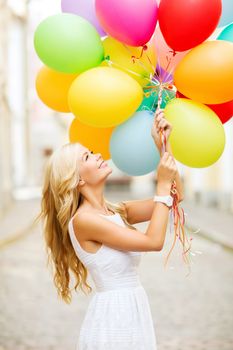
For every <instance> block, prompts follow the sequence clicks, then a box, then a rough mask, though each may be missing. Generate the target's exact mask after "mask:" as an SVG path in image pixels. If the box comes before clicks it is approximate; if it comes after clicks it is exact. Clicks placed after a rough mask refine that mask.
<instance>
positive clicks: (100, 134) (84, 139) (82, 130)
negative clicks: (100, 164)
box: [69, 118, 114, 160]
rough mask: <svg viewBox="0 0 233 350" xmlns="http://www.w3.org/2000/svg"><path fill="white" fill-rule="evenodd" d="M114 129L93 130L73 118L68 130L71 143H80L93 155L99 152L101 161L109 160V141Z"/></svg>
mask: <svg viewBox="0 0 233 350" xmlns="http://www.w3.org/2000/svg"><path fill="white" fill-rule="evenodd" d="M113 130H114V128H95V127H93V126H89V125H86V124H83V123H81V122H80V121H79V120H78V118H74V119H73V120H72V123H71V125H70V128H69V139H70V142H71V143H74V142H80V143H81V144H82V145H83V146H85V147H87V148H89V149H90V150H91V151H93V152H94V153H97V152H100V153H101V155H102V157H103V159H105V160H107V159H110V158H111V154H110V139H111V136H112V132H113Z"/></svg>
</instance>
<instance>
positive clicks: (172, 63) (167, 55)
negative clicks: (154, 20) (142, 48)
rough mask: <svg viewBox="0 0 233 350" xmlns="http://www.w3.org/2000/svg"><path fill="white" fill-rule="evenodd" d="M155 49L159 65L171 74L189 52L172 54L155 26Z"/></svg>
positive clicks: (158, 28) (159, 30)
mask: <svg viewBox="0 0 233 350" xmlns="http://www.w3.org/2000/svg"><path fill="white" fill-rule="evenodd" d="M154 41H155V47H156V53H157V56H158V62H159V65H160V66H161V67H162V68H163V69H165V70H166V71H168V72H172V71H173V70H174V67H176V66H177V64H178V63H179V62H180V61H181V60H182V58H183V57H184V56H185V55H186V53H188V52H189V50H187V51H183V52H176V53H174V52H172V50H171V48H170V47H169V46H168V45H167V43H166V41H165V40H164V37H163V34H162V33H161V29H160V27H159V26H157V28H156V30H155V39H154Z"/></svg>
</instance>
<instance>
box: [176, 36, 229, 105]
mask: <svg viewBox="0 0 233 350" xmlns="http://www.w3.org/2000/svg"><path fill="white" fill-rule="evenodd" d="M232 62H233V43H230V42H227V41H220V40H215V41H206V42H204V43H203V44H201V45H199V46H197V47H195V48H194V49H192V50H191V51H190V52H189V53H187V55H186V56H185V57H184V58H183V59H182V60H181V61H180V63H179V64H178V66H177V67H176V70H175V73H174V84H175V86H176V87H177V89H178V90H179V91H180V92H181V93H182V94H184V95H185V96H187V97H189V98H191V99H192V100H196V101H199V102H202V103H206V104H218V103H224V102H228V101H231V100H232V99H233V89H232V86H233V65H232Z"/></svg>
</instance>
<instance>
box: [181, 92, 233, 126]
mask: <svg viewBox="0 0 233 350" xmlns="http://www.w3.org/2000/svg"><path fill="white" fill-rule="evenodd" d="M176 97H177V98H187V97H186V96H184V95H183V94H182V93H181V92H179V91H177V93H176ZM206 106H208V107H209V108H211V109H212V110H213V111H214V112H215V113H216V114H217V116H218V117H219V119H220V120H221V122H222V123H223V124H224V123H226V122H227V121H228V120H229V119H231V117H232V116H233V100H232V101H229V102H225V103H219V104H215V105H206Z"/></svg>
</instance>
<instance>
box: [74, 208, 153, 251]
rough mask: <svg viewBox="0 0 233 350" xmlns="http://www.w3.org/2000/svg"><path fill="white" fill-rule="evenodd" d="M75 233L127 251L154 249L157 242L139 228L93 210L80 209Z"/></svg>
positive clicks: (75, 221)
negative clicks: (123, 224) (118, 221)
mask: <svg viewBox="0 0 233 350" xmlns="http://www.w3.org/2000/svg"><path fill="white" fill-rule="evenodd" d="M73 223H74V230H75V234H76V235H78V236H79V238H81V239H82V240H90V241H96V242H99V243H102V244H104V245H106V246H109V247H111V248H113V249H120V250H125V251H154V250H158V249H157V248H155V243H154V242H152V240H151V238H150V237H149V236H147V235H146V234H144V233H143V232H141V231H139V230H133V229H131V228H129V227H127V226H122V225H119V224H118V223H117V222H115V221H113V220H109V219H107V218H105V217H102V216H100V215H99V214H98V213H95V212H91V211H84V210H83V211H81V210H80V211H79V212H77V214H75V216H74V220H73Z"/></svg>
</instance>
